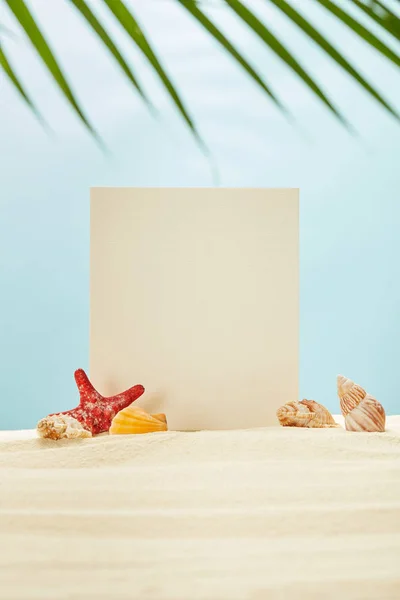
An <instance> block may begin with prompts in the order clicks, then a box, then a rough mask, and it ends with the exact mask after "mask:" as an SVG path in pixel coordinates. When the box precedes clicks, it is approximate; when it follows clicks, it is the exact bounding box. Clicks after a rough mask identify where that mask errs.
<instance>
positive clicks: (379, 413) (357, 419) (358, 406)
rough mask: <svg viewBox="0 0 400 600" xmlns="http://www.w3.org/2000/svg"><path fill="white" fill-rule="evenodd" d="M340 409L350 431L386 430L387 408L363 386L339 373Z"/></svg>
mask: <svg viewBox="0 0 400 600" xmlns="http://www.w3.org/2000/svg"><path fill="white" fill-rule="evenodd" d="M337 388H338V396H339V399H340V409H341V411H342V413H343V416H344V421H345V424H346V429H347V430H348V431H385V418H386V415H385V410H384V408H383V406H382V404H380V403H379V402H378V401H377V400H375V398H373V397H372V396H370V395H369V394H367V392H366V391H365V390H364V388H362V387H361V386H359V385H357V384H356V383H354V381H351V379H347V377H343V375H338V377H337Z"/></svg>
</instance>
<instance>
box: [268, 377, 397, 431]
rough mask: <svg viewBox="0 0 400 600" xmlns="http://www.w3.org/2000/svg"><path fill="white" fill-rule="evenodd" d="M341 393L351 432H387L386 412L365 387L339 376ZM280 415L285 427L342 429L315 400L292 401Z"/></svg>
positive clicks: (282, 409) (341, 406)
mask: <svg viewBox="0 0 400 600" xmlns="http://www.w3.org/2000/svg"><path fill="white" fill-rule="evenodd" d="M337 391H338V396H339V400H340V409H341V411H342V414H343V416H344V422H345V427H346V429H347V431H369V432H375V431H379V432H381V431H385V420H386V415H385V410H384V408H383V406H382V404H380V403H379V402H378V400H376V399H375V398H373V397H372V396H371V395H370V394H367V392H366V391H365V390H364V388H362V387H361V386H360V385H358V384H357V383H354V381H352V380H351V379H347V377H343V375H338V377H337ZM276 416H277V417H278V419H279V422H280V424H281V425H283V426H284V427H340V425H338V424H337V423H336V422H335V419H334V418H333V416H332V415H331V413H330V412H329V410H328V409H327V408H325V406H323V405H322V404H319V403H318V402H315V401H314V400H301V401H300V402H288V403H287V404H284V405H283V406H281V407H280V408H278V410H277V412H276Z"/></svg>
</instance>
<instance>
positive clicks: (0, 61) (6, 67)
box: [0, 45, 44, 123]
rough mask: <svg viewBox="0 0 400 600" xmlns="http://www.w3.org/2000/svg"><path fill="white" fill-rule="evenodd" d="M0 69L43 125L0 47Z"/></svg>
mask: <svg viewBox="0 0 400 600" xmlns="http://www.w3.org/2000/svg"><path fill="white" fill-rule="evenodd" d="M0 67H1V68H2V69H3V71H4V73H5V74H6V75H7V77H8V78H9V80H10V81H11V83H12V84H13V86H14V87H15V89H16V90H17V92H18V94H19V95H20V97H21V98H22V99H23V100H24V102H26V104H27V105H28V106H29V108H30V109H31V110H32V111H33V112H34V114H35V115H36V117H37V118H38V119H39V120H40V121H41V122H42V123H43V122H44V121H43V118H42V116H41V114H40V113H39V111H38V109H37V108H36V106H35V104H34V103H33V101H32V100H31V98H30V96H29V94H28V93H27V92H26V91H25V88H24V86H23V85H22V83H21V81H20V80H19V78H18V76H17V75H16V73H15V71H14V69H13V67H12V66H11V64H10V61H9V60H8V58H7V56H6V53H5V52H4V48H3V47H2V46H1V45H0Z"/></svg>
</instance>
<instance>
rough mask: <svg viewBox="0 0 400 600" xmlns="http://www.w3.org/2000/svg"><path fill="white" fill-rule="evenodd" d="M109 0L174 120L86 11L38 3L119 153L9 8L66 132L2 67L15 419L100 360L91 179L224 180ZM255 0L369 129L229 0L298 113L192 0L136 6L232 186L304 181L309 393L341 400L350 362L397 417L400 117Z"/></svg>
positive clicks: (1, 261) (30, 416) (6, 319)
mask: <svg viewBox="0 0 400 600" xmlns="http://www.w3.org/2000/svg"><path fill="white" fill-rule="evenodd" d="M91 4H92V6H94V7H95V8H96V10H97V14H99V15H101V16H104V21H105V22H106V23H107V25H108V26H109V29H110V31H111V32H112V33H113V34H115V37H116V38H117V39H118V42H119V45H120V47H121V48H122V49H123V50H124V51H125V53H126V56H127V57H129V61H130V63H131V65H132V67H133V68H134V69H135V71H136V73H137V74H138V76H139V77H140V79H141V81H142V82H143V84H144V85H145V86H146V88H147V90H148V91H149V93H150V94H151V96H152V97H153V99H154V103H155V104H156V107H157V109H158V117H157V118H154V117H153V116H151V115H150V114H149V111H148V110H147V109H146V107H145V106H144V105H143V103H142V102H141V101H140V100H139V99H138V97H137V95H136V94H135V92H134V91H133V89H132V88H131V87H130V85H129V83H127V81H126V80H125V78H124V76H123V75H122V74H121V73H120V71H119V69H118V67H117V66H115V64H114V62H113V60H112V59H111V58H110V57H109V55H108V54H107V52H106V51H105V50H104V49H103V48H102V47H101V46H100V45H99V43H98V42H97V40H96V39H95V37H94V35H93V34H92V33H91V31H89V30H88V29H87V27H86V26H85V24H84V23H83V21H82V19H81V17H80V16H79V14H78V13H77V12H76V11H75V10H74V9H73V8H72V7H70V6H68V5H67V3H63V2H48V1H47V0H31V2H30V6H31V7H32V10H33V11H34V13H35V15H36V17H37V19H38V20H39V22H40V24H41V26H42V28H43V30H44V31H46V32H47V37H48V39H49V41H50V43H51V45H52V47H53V49H54V50H55V52H56V54H57V56H58V57H59V59H60V62H61V64H62V66H63V67H64V69H65V71H66V73H67V74H68V76H69V79H70V81H71V83H72V85H73V87H74V89H75V90H76V91H77V93H78V97H79V99H80V101H81V104H82V105H83V106H84V108H85V109H86V111H87V112H88V113H89V114H90V117H91V119H92V121H93V122H94V123H95V125H96V126H97V128H98V129H99V131H100V133H101V135H102V137H103V138H104V139H105V141H106V142H107V144H108V147H109V148H110V150H111V152H112V155H111V156H105V155H104V154H103V153H102V152H100V151H99V149H98V148H97V147H96V145H95V144H94V143H93V140H92V139H91V138H90V136H88V135H87V133H86V132H85V130H84V129H83V128H82V127H81V125H80V124H79V122H78V120H77V119H76V117H75V116H74V115H73V114H72V112H71V111H70V110H69V108H68V106H67V104H66V103H65V101H64V100H63V98H62V97H61V96H60V95H59V93H58V91H57V89H56V88H55V86H54V85H53V83H52V81H51V80H50V78H49V76H48V74H47V72H46V71H45V69H44V68H43V67H42V65H41V63H40V61H39V60H38V59H37V58H36V56H34V54H33V53H32V52H31V47H30V45H29V42H28V41H27V40H26V39H25V37H24V36H23V34H22V33H21V32H20V31H19V29H18V27H17V26H16V24H15V23H14V21H13V20H12V18H11V16H10V14H9V13H8V12H6V10H5V8H4V5H1V7H2V14H1V20H2V22H3V23H4V24H5V25H7V26H9V27H10V28H11V29H12V30H14V31H15V34H16V36H15V38H13V39H11V38H4V40H3V41H4V44H5V47H6V49H7V50H8V53H9V54H10V55H11V56H12V59H13V64H14V66H15V68H16V70H17V71H18V73H19V74H20V76H21V79H22V80H23V81H24V82H25V84H26V86H27V88H28V89H29V91H30V92H31V94H32V96H33V98H34V99H35V100H36V102H37V103H38V105H39V106H40V108H41V110H42V112H43V114H44V115H45V116H46V119H47V120H48V122H49V123H50V125H51V127H52V128H53V130H54V135H48V134H47V133H46V132H45V131H44V130H43V128H42V127H41V126H40V125H39V124H38V122H37V121H35V119H34V118H33V116H32V114H31V113H30V111H29V110H27V108H26V107H25V106H24V105H23V104H22V103H21V102H20V100H19V98H18V97H17V95H16V93H15V92H14V90H13V89H12V88H11V86H10V85H9V83H8V82H7V81H6V80H5V78H4V77H3V76H1V77H2V79H1V80H0V86H1V87H0V91H1V93H0V133H1V150H2V154H1V161H0V185H1V187H0V194H1V219H0V281H1V311H0V332H1V338H0V344H1V346H0V369H1V379H0V401H1V407H0V429H7V428H15V429H17V428H25V427H34V426H35V424H36V421H37V420H38V419H39V418H41V417H42V416H44V415H46V414H48V413H49V412H54V411H56V410H65V409H68V408H72V406H74V405H75V404H76V402H77V393H76V389H75V384H74V381H73V371H74V370H75V369H76V368H78V367H84V368H86V367H87V365H88V323H89V312H88V307H89V294H88V292H89V188H90V186H102V185H115V186H209V185H212V184H213V182H212V179H211V174H210V168H209V165H208V163H207V161H206V160H205V159H204V156H203V155H202V154H201V152H200V151H199V149H198V147H197V146H196V143H195V142H194V141H193V139H192V137H191V135H190V134H189V133H188V130H187V129H186V128H185V126H184V124H183V123H182V122H181V120H180V119H179V117H178V116H177V114H176V112H175V110H174V107H173V106H172V105H171V102H170V100H169V98H168V97H167V96H166V94H165V93H164V91H163V89H162V87H161V86H160V84H159V83H158V80H157V79H156V77H155V76H154V75H153V73H152V72H151V70H150V69H149V68H148V67H147V65H146V64H145V62H144V60H143V59H142V58H141V56H140V55H139V54H138V53H137V52H136V51H135V50H134V49H133V48H132V46H131V44H130V43H129V40H128V39H127V38H126V36H125V35H124V34H123V33H122V32H121V30H120V29H119V27H118V25H117V24H116V23H115V21H113V19H112V18H111V17H110V16H109V15H108V14H107V13H106V12H105V11H104V10H103V11H100V10H99V8H100V7H99V4H98V3H97V4H96V3H95V2H93V1H92V2H91ZM131 4H132V2H131ZM249 5H250V6H251V7H252V8H253V9H254V10H255V11H256V12H257V13H258V14H259V15H260V16H261V17H262V18H263V19H266V20H268V22H269V24H270V26H271V28H272V29H273V30H274V31H275V32H277V33H279V35H280V36H281V38H282V39H285V40H286V43H287V45H288V47H289V48H290V49H291V50H292V51H293V52H294V53H295V54H296V55H297V56H298V58H299V59H300V60H301V62H302V63H303V64H304V65H307V66H308V68H309V71H310V72H311V73H312V74H313V75H314V76H315V77H316V78H318V80H319V81H320V83H321V85H322V86H323V87H324V89H326V90H327V91H329V92H330V93H331V96H332V97H333V98H334V99H335V102H336V104H337V106H338V107H339V108H340V109H341V110H342V111H343V113H345V114H346V116H347V117H348V118H349V119H350V120H351V122H352V123H353V125H354V126H355V127H356V129H357V130H358V131H359V132H360V136H358V137H357V136H352V135H350V134H349V133H348V132H347V131H346V130H345V129H344V128H343V127H342V126H340V124H338V122H337V121H335V119H334V118H333V117H332V116H331V115H330V114H329V112H328V111H327V110H326V109H325V108H324V107H323V106H322V105H321V104H320V103H319V102H318V101H317V100H316V99H315V98H314V97H313V96H312V94H311V93H310V92H309V91H308V90H307V89H306V88H305V87H304V86H303V85H302V84H301V82H300V80H299V79H298V78H297V77H296V76H295V75H294V74H293V73H292V72H291V71H289V70H288V69H287V68H286V66H285V65H284V64H283V63H281V62H280V61H279V59H277V58H276V57H275V56H274V55H273V54H272V53H270V52H269V51H268V50H267V49H266V48H264V47H263V45H262V43H261V42H259V41H258V40H257V39H255V38H254V37H253V36H252V34H251V32H250V31H249V30H247V29H246V28H245V27H244V26H242V25H241V24H240V23H239V22H238V21H237V20H236V19H235V18H234V17H233V16H232V15H231V14H230V13H229V12H228V10H226V9H225V8H223V7H221V4H220V2H218V0H215V1H214V2H211V1H209V2H205V3H204V7H205V8H207V10H208V13H209V14H210V15H211V16H212V17H213V18H215V19H216V20H218V22H219V24H220V25H221V28H223V29H224V30H225V31H226V33H227V34H228V35H229V36H230V37H231V39H234V40H235V42H236V44H237V45H238V46H239V47H240V48H241V50H242V51H243V52H244V53H245V54H246V56H247V57H248V58H249V60H250V61H251V62H252V64H253V65H255V66H256V67H257V68H258V69H259V71H260V72H262V73H263V75H265V77H266V78H267V80H268V81H269V82H270V84H271V85H272V86H273V88H274V89H275V91H276V92H277V93H278V94H279V95H280V97H281V98H282V99H283V100H284V101H285V102H286V103H287V105H288V107H289V108H290V110H291V111H292V113H293V115H294V117H295V119H296V124H295V125H293V124H291V123H289V122H288V121H287V120H286V119H285V118H284V117H283V116H282V114H281V113H280V112H279V111H278V110H277V109H276V108H275V107H274V105H273V104H272V103H271V102H270V101H269V100H268V98H266V97H265V96H264V95H263V93H262V92H261V91H260V90H259V89H258V88H257V86H256V85H255V84H254V83H253V82H252V81H251V80H250V79H249V78H248V76H247V75H246V74H244V73H242V72H241V71H240V70H239V68H238V67H237V66H236V64H235V63H234V62H233V61H232V60H231V59H230V58H229V57H228V56H227V55H226V54H225V53H224V51H223V50H222V49H220V47H219V46H218V45H217V43H216V42H214V41H213V40H212V39H210V38H209V37H208V36H207V35H206V34H205V33H204V31H203V30H202V29H201V28H200V27H199V26H198V25H197V24H196V23H194V22H193V21H192V20H191V18H190V17H189V16H188V15H187V14H186V13H185V12H184V11H182V9H179V8H178V7H177V6H175V3H173V2H171V1H169V0H149V1H146V2H145V1H143V2H135V3H133V6H134V8H135V11H136V14H137V16H138V17H139V19H140V22H141V24H142V25H143V27H144V29H145V31H146V33H147V34H148V36H149V38H150V39H151V40H152V41H153V45H154V47H155V49H156V51H157V52H158V54H159V55H160V56H161V57H162V59H163V63H164V65H165V66H166V68H167V70H168V72H169V73H170V75H171V76H172V77H173V80H174V82H175V83H176V85H177V86H178V88H179V89H180V90H181V93H182V96H183V98H184V100H185V101H186V103H187V105H188V106H189V107H190V110H191V113H192V115H193V116H194V118H195V121H196V123H197V126H198V128H199V130H200V132H201V134H202V136H203V137H204V139H205V140H206V141H207V143H208V145H209V146H210V148H211V149H212V152H213V155H214V157H215V160H216V161H217V163H218V166H219V171H220V183H221V185H223V186H266V187H300V189H301V196H300V198H301V224H300V243H301V247H300V251H301V306H300V315H301V338H300V357H301V358H300V396H301V397H307V398H314V399H315V400H318V401H320V402H322V403H325V404H326V406H327V407H328V408H330V409H331V410H332V411H333V412H336V413H337V412H338V401H337V397H336V381H335V378H336V375H337V374H338V373H343V374H345V375H346V376H348V377H351V378H352V379H354V380H355V381H357V382H358V383H360V384H361V385H363V386H364V387H366V388H367V390H368V391H369V392H370V393H371V394H373V395H375V396H376V397H377V398H378V399H380V400H381V402H382V403H383V404H384V406H385V408H386V410H387V413H389V414H395V413H400V392H399V384H398V370H399V358H400V357H399V354H400V353H399V340H400V319H399V306H400V277H399V256H400V236H399V226H400V198H399V183H400V180H399V170H398V163H399V155H400V126H399V124H398V123H396V121H395V120H394V119H393V118H391V117H390V116H389V115H388V114H386V113H385V112H384V111H383V110H382V109H381V108H380V107H379V106H378V104H377V103H375V102H374V101H373V100H372V99H370V98H369V97H367V96H366V95H365V94H364V93H363V92H362V91H361V90H360V89H359V88H358V87H357V85H356V84H355V83H353V82H352V81H351V80H350V79H349V78H348V76H347V75H346V74H344V73H343V72H342V71H341V70H340V69H339V68H338V67H336V66H335V65H334V64H333V62H332V61H330V59H329V58H328V57H326V56H325V55H323V54H322V53H321V52H320V51H319V50H318V49H317V48H316V47H315V46H314V44H313V43H312V42H311V41H309V40H307V39H306V38H305V37H304V36H303V35H302V34H301V32H299V31H297V30H296V29H295V28H294V27H292V26H290V24H288V23H287V21H286V20H285V19H284V18H283V17H282V16H281V15H280V14H279V13H278V12H277V11H276V10H273V9H271V8H269V7H268V5H267V3H265V2H261V1H260V0H254V1H253V2H249ZM303 6H304V13H307V15H309V16H312V17H313V20H314V23H315V24H317V25H319V26H320V28H321V29H322V30H323V31H324V32H325V33H326V35H327V37H329V39H331V40H332V41H333V42H334V43H335V44H336V45H337V46H339V47H340V48H341V49H342V51H343V53H344V54H345V55H346V56H347V57H348V58H351V60H352V61H353V62H354V63H355V64H356V65H357V66H358V67H359V68H360V70H361V71H362V72H364V73H365V74H372V76H373V78H374V80H375V81H376V82H377V85H378V86H379V88H380V89H382V90H383V91H384V92H385V94H386V97H387V98H388V99H389V100H391V101H392V102H393V103H395V104H396V102H397V108H399V109H400V105H399V102H398V100H399V92H400V77H399V75H398V72H397V71H396V69H395V67H392V66H391V65H390V64H388V63H387V62H386V61H385V60H384V59H383V58H380V56H378V55H377V54H375V53H374V52H373V51H372V50H370V49H369V48H368V47H367V46H366V45H365V44H363V43H362V41H360V40H359V39H358V38H356V37H355V36H353V35H352V34H351V33H350V31H349V30H346V29H345V28H343V27H341V26H340V25H338V24H337V23H336V22H335V21H334V19H332V18H331V17H330V16H329V14H328V13H326V12H324V11H323V9H321V8H320V9H318V8H315V7H314V6H313V4H312V3H311V2H310V1H309V0H308V1H307V0H305V1H304V5H303V3H302V8H303ZM3 12H4V14H3ZM357 16H358V18H359V19H360V20H361V21H363V22H365V23H368V26H369V27H371V28H372V29H374V30H375V31H376V32H377V33H379V35H380V36H381V37H382V38H383V39H385V41H386V42H387V43H388V44H393V43H394V42H393V40H392V39H389V37H388V36H384V34H382V32H381V31H380V30H379V29H378V28H375V26H374V25H373V24H371V23H370V22H369V20H367V19H366V18H364V17H363V16H362V15H360V14H359V13H357ZM393 47H394V46H393ZM133 383H135V382H133ZM288 400H291V399H289V398H288ZM244 401H245V399H244Z"/></svg>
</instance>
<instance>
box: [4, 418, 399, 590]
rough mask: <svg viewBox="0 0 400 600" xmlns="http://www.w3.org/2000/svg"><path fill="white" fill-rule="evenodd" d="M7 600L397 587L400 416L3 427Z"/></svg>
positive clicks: (5, 588)
mask: <svg viewBox="0 0 400 600" xmlns="http://www.w3.org/2000/svg"><path fill="white" fill-rule="evenodd" d="M0 486H1V488H0V590H1V592H0V596H1V598H2V599H4V600H17V599H24V600H25V599H29V600H31V599H32V600H33V599H35V600H61V599H62V600H67V599H68V600H71V599H74V600H76V599H79V600H80V599H82V600H84V599H85V600H92V599H93V600H94V599H96V600H128V599H129V600H135V599H140V600H147V599H149V600H150V599H151V600H222V599H223V600H247V599H249V600H264V599H268V600H270V599H276V598H277V599H285V600H286V599H292V598H293V599H295V600H298V599H300V600H301V599H303V598H304V599H307V600H310V599H311V600H313V599H315V600H320V599H322V598H329V599H335V600H336V599H338V598H340V599H350V598H351V599H370V600H378V599H379V600H389V599H393V600H395V599H396V600H398V599H399V598H400V417H389V418H388V423H387V431H386V432H385V433H383V434H365V433H349V432H346V431H344V430H343V429H321V430H319V429H293V428H281V427H275V428H274V427H271V428H263V429H254V430H242V431H203V432H198V433H182V432H165V433H164V432H163V433H154V434H148V435H142V436H108V435H104V436H99V437H96V438H93V439H88V440H73V441H62V442H52V441H48V440H39V439H36V438H35V432H32V431H26V432H3V433H0Z"/></svg>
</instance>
